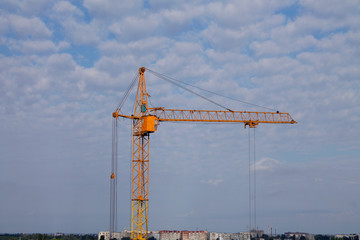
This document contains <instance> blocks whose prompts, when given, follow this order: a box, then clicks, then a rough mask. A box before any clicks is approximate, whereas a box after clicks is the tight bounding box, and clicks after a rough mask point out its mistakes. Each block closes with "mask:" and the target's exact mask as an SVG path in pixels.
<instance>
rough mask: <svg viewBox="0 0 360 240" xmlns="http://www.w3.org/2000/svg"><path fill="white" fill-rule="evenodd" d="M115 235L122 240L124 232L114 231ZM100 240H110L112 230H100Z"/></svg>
mask: <svg viewBox="0 0 360 240" xmlns="http://www.w3.org/2000/svg"><path fill="white" fill-rule="evenodd" d="M113 237H114V238H116V239H119V240H120V239H121V238H122V234H121V233H120V232H114V233H113ZM98 240H110V232H109V231H107V232H99V235H98Z"/></svg>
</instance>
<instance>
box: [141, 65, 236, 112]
mask: <svg viewBox="0 0 360 240" xmlns="http://www.w3.org/2000/svg"><path fill="white" fill-rule="evenodd" d="M147 70H148V71H149V72H151V73H152V74H153V75H155V76H157V77H158V78H161V79H163V80H165V81H167V82H169V83H172V84H174V85H175V86H178V87H179V88H182V89H184V90H185V91H188V92H190V93H192V94H194V95H196V96H198V97H201V98H202V99H205V100H206V101H208V102H211V103H213V104H215V105H217V106H219V107H221V108H224V109H225V110H227V111H232V110H231V109H229V108H227V107H225V106H223V105H221V104H219V103H217V102H215V101H213V100H211V99H209V98H207V97H204V96H202V95H200V94H199V93H197V92H194V91H193V90H190V89H188V88H186V87H184V86H182V85H180V84H179V83H177V82H175V81H173V79H172V78H170V77H167V76H165V75H163V74H160V73H157V72H154V71H152V70H150V69H147ZM177 81H178V80H177Z"/></svg>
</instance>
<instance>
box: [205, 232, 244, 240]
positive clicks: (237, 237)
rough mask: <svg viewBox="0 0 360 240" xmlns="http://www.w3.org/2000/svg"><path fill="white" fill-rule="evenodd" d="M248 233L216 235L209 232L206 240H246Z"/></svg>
mask: <svg viewBox="0 0 360 240" xmlns="http://www.w3.org/2000/svg"><path fill="white" fill-rule="evenodd" d="M248 239H249V233H248V232H239V233H217V232H210V233H209V234H208V240H248Z"/></svg>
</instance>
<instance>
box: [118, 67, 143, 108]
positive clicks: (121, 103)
mask: <svg viewBox="0 0 360 240" xmlns="http://www.w3.org/2000/svg"><path fill="white" fill-rule="evenodd" d="M138 77H139V73H137V74H136V75H135V76H134V78H133V80H132V81H131V83H130V85H129V87H128V88H127V90H126V92H125V93H124V95H123V97H122V99H121V100H120V103H119V104H118V105H117V107H116V108H115V111H114V112H116V111H118V112H119V111H120V110H121V108H122V106H123V105H124V102H125V100H126V99H127V97H128V96H129V94H130V92H131V89H132V88H133V87H134V86H135V83H136V80H137V78H138Z"/></svg>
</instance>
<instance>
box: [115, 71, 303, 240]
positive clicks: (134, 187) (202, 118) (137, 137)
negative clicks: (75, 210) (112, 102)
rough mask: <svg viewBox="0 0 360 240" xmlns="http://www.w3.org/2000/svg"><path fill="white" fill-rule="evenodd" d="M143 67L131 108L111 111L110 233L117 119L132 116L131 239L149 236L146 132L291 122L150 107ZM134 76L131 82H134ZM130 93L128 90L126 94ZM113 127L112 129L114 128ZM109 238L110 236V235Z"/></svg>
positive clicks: (274, 115)
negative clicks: (171, 125)
mask: <svg viewBox="0 0 360 240" xmlns="http://www.w3.org/2000/svg"><path fill="white" fill-rule="evenodd" d="M145 70H146V69H145V68H144V67H142V68H139V74H138V75H137V76H138V86H137V95H136V101H135V107H134V112H133V114H131V115H125V114H122V113H120V108H121V106H120V105H119V106H118V107H117V109H116V110H115V111H114V112H113V118H114V124H113V164H112V172H111V177H110V178H111V200H110V205H111V206H110V234H111V232H114V231H115V228H116V224H117V223H116V213H115V212H116V177H117V176H116V174H117V166H116V165H117V160H116V159H117V130H116V128H117V122H116V121H117V119H118V118H119V117H123V118H128V119H131V120H132V131H133V133H132V167H131V169H132V174H131V239H132V240H135V239H136V240H144V239H147V238H148V220H149V219H148V208H149V140H150V138H149V136H150V134H151V133H154V132H156V130H157V127H158V125H159V122H165V121H172V122H218V123H243V124H244V127H245V128H246V127H247V126H248V127H250V128H255V127H257V126H258V124H260V123H278V124H294V123H296V121H295V120H294V119H293V118H292V117H291V116H290V114H289V113H282V112H279V111H276V112H251V111H232V110H230V109H228V110H226V111H207V110H180V109H166V108H151V107H149V104H148V97H149V95H148V93H147V91H146V84H145ZM136 80H137V77H136V78H134V80H133V82H132V84H131V85H134V84H135V82H136ZM128 94H129V90H128V91H127V92H126V93H125V95H128ZM114 129H115V130H114ZM110 238H111V236H110Z"/></svg>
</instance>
